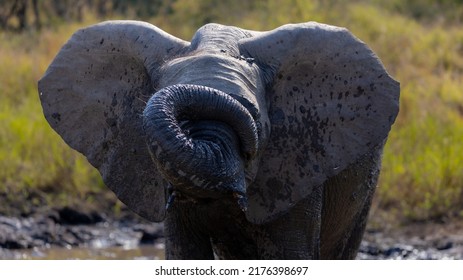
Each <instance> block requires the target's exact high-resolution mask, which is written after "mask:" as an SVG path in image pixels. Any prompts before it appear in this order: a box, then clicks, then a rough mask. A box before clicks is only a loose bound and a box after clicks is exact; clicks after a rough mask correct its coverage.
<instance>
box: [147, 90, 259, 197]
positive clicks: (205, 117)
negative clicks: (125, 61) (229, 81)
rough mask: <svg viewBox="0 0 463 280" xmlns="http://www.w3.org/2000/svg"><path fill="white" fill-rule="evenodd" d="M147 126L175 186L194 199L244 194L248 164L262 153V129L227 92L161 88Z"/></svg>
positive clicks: (159, 163) (152, 103)
mask: <svg viewBox="0 0 463 280" xmlns="http://www.w3.org/2000/svg"><path fill="white" fill-rule="evenodd" d="M144 130H145V133H146V135H147V141H148V146H149V148H150V151H151V153H152V157H153V159H154V161H155V162H156V164H157V166H158V168H159V169H160V171H161V172H162V173H163V174H164V176H165V178H166V179H167V180H168V181H169V182H170V183H171V184H172V186H173V187H174V188H175V189H176V190H178V191H180V192H181V193H185V194H188V195H190V196H193V197H214V196H218V195H223V193H224V192H225V193H229V192H233V193H238V194H241V195H244V194H245V174H244V165H245V163H246V160H249V159H251V158H253V157H254V156H255V154H256V152H257V145H258V144H257V128H256V124H255V122H254V120H253V118H252V116H251V115H250V114H249V112H248V110H247V109H246V108H245V107H244V106H243V105H241V104H240V103H239V102H238V101H236V100H235V99H233V98H232V97H230V96H229V95H228V94H226V93H223V92H221V91H219V90H216V89H212V88H209V87H204V86H197V85H175V86H170V87H166V88H164V89H161V90H160V91H158V92H156V93H155V94H154V95H153V96H152V97H151V98H150V100H149V101H148V104H147V106H146V109H145V111H144Z"/></svg>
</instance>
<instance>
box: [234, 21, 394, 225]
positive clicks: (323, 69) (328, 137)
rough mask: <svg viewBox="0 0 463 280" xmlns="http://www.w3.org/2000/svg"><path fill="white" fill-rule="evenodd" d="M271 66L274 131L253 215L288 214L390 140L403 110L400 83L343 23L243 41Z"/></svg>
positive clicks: (253, 192)
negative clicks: (349, 166) (400, 108)
mask: <svg viewBox="0 0 463 280" xmlns="http://www.w3.org/2000/svg"><path fill="white" fill-rule="evenodd" d="M240 51H241V53H242V55H244V56H248V57H253V58H254V61H255V62H256V63H257V64H258V65H259V66H260V67H261V68H262V69H263V70H264V71H267V72H266V73H265V74H266V79H267V87H268V89H269V90H268V92H267V100H268V102H269V104H270V106H269V119H270V122H271V135H270V139H269V142H268V145H267V148H266V150H265V151H264V154H263V156H262V157H263V158H264V159H265V160H263V161H262V162H261V165H260V168H259V171H258V174H257V176H256V181H255V184H254V185H253V186H250V188H249V189H248V190H249V193H248V196H249V197H248V199H249V208H248V209H249V211H248V213H247V215H248V219H249V220H251V221H254V222H256V223H259V222H264V221H267V220H269V219H271V218H272V217H275V216H277V215H280V214H282V213H284V212H286V211H287V210H288V209H289V208H290V207H291V206H292V205H294V204H295V203H297V202H298V201H300V200H301V199H303V198H304V197H307V195H309V194H310V193H311V191H312V189H313V188H314V187H315V186H319V185H321V184H323V183H324V182H325V181H326V180H327V178H330V177H332V176H335V175H337V174H338V173H339V172H341V171H342V170H343V169H345V168H346V167H347V166H348V165H350V164H352V163H354V162H356V161H357V160H358V159H359V158H360V157H361V156H362V155H364V154H366V153H367V152H368V151H371V150H372V149H374V148H375V147H377V146H378V145H381V144H382V143H383V142H384V140H385V139H386V138H387V135H388V133H389V130H390V128H391V125H392V124H393V123H394V121H395V118H396V116H397V113H398V110H399V92H400V88H399V83H398V82H396V81H394V80H393V79H392V78H391V77H390V76H389V75H388V73H387V72H386V70H385V69H384V67H383V65H382V64H381V62H380V60H379V59H378V58H377V57H376V55H375V54H374V53H373V52H372V51H371V50H370V49H369V48H368V47H367V46H366V45H365V44H364V43H363V42H361V41H360V40H358V39H357V38H355V37H354V36H353V35H352V34H351V33H350V32H349V31H347V30H346V29H344V28H338V27H333V26H328V25H323V24H318V23H304V24H291V25H285V26H282V27H280V28H278V29H275V30H273V31H269V32H263V33H261V34H259V35H257V36H256V37H252V38H248V39H244V40H242V41H240Z"/></svg>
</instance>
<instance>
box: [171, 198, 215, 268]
mask: <svg viewBox="0 0 463 280" xmlns="http://www.w3.org/2000/svg"><path fill="white" fill-rule="evenodd" d="M171 208H172V209H169V211H168V213H167V216H166V220H165V222H164V235H165V239H166V241H165V243H166V259H173V260H182V259H183V260H193V259H199V260H205V259H214V253H213V251H212V246H211V241H210V238H209V236H208V235H207V234H205V233H204V232H201V230H200V229H199V228H198V226H197V225H195V224H194V219H191V217H190V216H189V215H188V214H189V211H191V209H192V207H191V205H190V207H188V206H187V205H183V203H174V205H172V206H171ZM188 209H190V210H188Z"/></svg>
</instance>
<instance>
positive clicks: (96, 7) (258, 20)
mask: <svg viewBox="0 0 463 280" xmlns="http://www.w3.org/2000/svg"><path fill="white" fill-rule="evenodd" d="M13 2H15V1H11V2H8V1H6V2H5V1H2V2H0V18H2V21H1V22H2V24H3V23H4V24H3V25H1V26H0V28H3V29H4V31H0V40H1V41H2V45H1V47H0V61H2V67H1V68H0V94H1V97H2V102H1V103H0V193H3V194H4V196H9V197H14V196H17V195H18V194H23V195H24V196H25V197H27V194H28V193H31V192H41V193H46V194H53V195H55V196H54V197H58V198H59V199H61V200H64V201H67V200H70V199H72V197H79V198H82V199H86V197H87V196H88V194H89V193H92V192H102V191H105V188H104V187H103V184H102V183H101V179H100V176H99V174H98V172H97V171H95V170H94V169H93V168H92V167H91V166H90V165H89V164H88V163H87V162H86V160H85V158H84V157H83V156H81V155H79V154H78V153H76V152H74V151H72V150H71V149H69V148H68V147H67V146H66V144H64V143H63V141H62V140H61V139H60V138H59V136H57V135H56V133H54V132H53V131H52V130H51V129H50V127H49V126H48V124H47V123H46V121H45V119H44V118H43V116H42V112H41V108H40V104H39V100H38V96H37V90H36V81H37V80H38V79H39V78H40V77H41V75H42V74H43V73H44V72H45V69H46V67H47V66H48V64H49V63H50V62H51V60H52V59H53V57H54V55H55V54H56V53H57V51H58V50H59V48H60V47H61V46H62V44H63V43H64V42H65V41H66V40H67V39H68V38H69V36H70V35H71V34H72V33H73V32H74V31H75V30H77V29H78V28H80V27H82V26H85V25H89V24H92V23H95V22H98V21H101V20H106V19H121V18H124V19H139V20H147V21H149V22H151V23H153V24H155V25H157V26H159V27H160V28H162V29H164V30H166V31H167V32H169V33H171V34H173V35H175V36H178V37H180V38H183V39H185V40H189V39H190V38H191V37H192V36H193V34H194V32H195V31H196V30H197V28H199V27H200V26H202V25H203V24H205V23H208V22H219V23H222V24H229V25H236V26H239V27H242V28H247V29H255V30H270V29H273V28H275V27H278V26H280V25H282V24H285V23H290V22H304V21H311V20H314V21H319V22H324V23H328V24H332V25H338V26H345V27H347V28H348V29H350V30H351V31H352V32H353V33H354V34H355V35H356V36H357V37H359V38H360V39H362V40H363V41H365V42H366V43H367V44H368V45H369V46H370V47H371V48H372V49H373V50H374V51H375V52H376V53H377V54H378V56H379V57H380V58H381V59H382V61H383V63H384V64H385V66H386V68H387V69H388V71H389V72H390V73H391V75H392V76H394V77H395V78H396V79H397V80H398V81H400V82H401V111H400V114H399V117H398V119H397V121H396V123H395V125H394V126H393V128H392V131H391V133H390V137H389V141H388V143H387V145H386V149H385V154H384V158H383V171H382V174H381V178H380V182H379V187H378V192H377V196H376V200H375V204H374V207H373V212H372V214H373V217H385V218H388V219H395V220H401V221H410V220H420V221H421V220H426V219H442V218H445V217H450V216H452V217H454V216H460V217H461V216H463V93H462V86H463V80H462V72H463V29H462V28H461V27H462V26H461V21H462V16H463V1H461V0H454V1H451V0H440V1H438V0H435V1H431V0H410V1H400V0H371V1H366V0H355V1H340V0H328V1H322V0H319V1H315V0H314V1H307V0H285V1H277V0H256V1H246V0H221V1H218V0H197V1H189V0H170V1H167V0H166V1H162V0H158V1H142V0H132V1H116V0H114V1H111V0H79V1H71V0H69V1H66V0H64V1H45V0H43V1H41V0H38V2H37V5H38V6H37V7H38V9H39V13H38V14H39V17H40V24H38V25H37V24H35V23H36V22H37V20H36V19H35V18H34V14H35V13H34V12H33V9H32V8H31V7H32V6H33V1H27V0H26V1H25V2H27V3H28V7H29V8H28V12H27V15H28V18H27V20H26V22H27V24H26V25H25V26H24V27H23V28H20V27H19V22H20V21H19V19H17V18H15V17H14V16H10V17H9V18H8V19H7V20H6V21H5V20H4V19H5V17H4V15H7V14H8V11H10V10H11V4H12V3H13ZM58 4H59V5H58ZM39 27H40V28H39ZM39 29H40V30H39ZM5 30H6V31H5ZM19 31H21V32H19ZM18 32H19V33H18ZM66 194H68V195H66ZM45 200H46V201H47V199H45ZM48 202H50V199H48ZM50 203H51V202H50ZM53 203H55V201H53Z"/></svg>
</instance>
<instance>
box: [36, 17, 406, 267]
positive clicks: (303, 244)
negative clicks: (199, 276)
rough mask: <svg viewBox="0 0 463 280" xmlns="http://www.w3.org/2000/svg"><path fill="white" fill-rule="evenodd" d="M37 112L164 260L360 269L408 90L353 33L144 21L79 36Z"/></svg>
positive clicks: (45, 82)
mask: <svg viewBox="0 0 463 280" xmlns="http://www.w3.org/2000/svg"><path fill="white" fill-rule="evenodd" d="M38 92H39V96H40V102H41V105H42V109H43V113H44V116H45V118H46V120H47V121H48V122H49V124H50V126H51V127H52V128H53V129H54V130H55V131H56V132H57V133H58V134H59V135H60V136H61V138H62V139H63V140H64V141H65V142H66V143H67V144H68V145H69V146H70V147H72V148H73V149H75V150H77V151H78V152H80V153H82V154H83V155H85V156H86V158H87V160H88V161H89V163H90V164H91V165H93V166H94V167H95V168H96V169H98V171H99V172H100V174H101V176H102V179H103V182H104V184H105V185H106V186H107V187H108V188H110V189H111V190H112V191H113V192H114V193H115V194H116V196H117V197H118V199H120V200H121V201H122V202H123V203H124V204H126V205H127V206H128V208H129V209H131V210H132V211H134V212H135V213H137V214H138V215H140V216H141V217H143V218H146V219H148V220H149V221H152V222H164V232H165V242H166V245H165V247H166V249H165V251H166V252H165V254H166V258H167V259H352V258H355V257H356V254H357V251H358V248H359V246H360V242H361V239H362V236H363V233H364V231H365V225H366V221H367V218H368V213H369V209H370V206H371V201H372V198H373V195H374V192H375V189H376V185H377V180H378V176H379V173H380V168H381V157H382V154H383V147H384V145H385V142H386V139H387V136H388V134H389V131H390V129H391V127H392V125H393V123H394V121H395V119H396V116H397V114H398V110H399V94H400V85H399V83H398V82H397V81H396V80H394V79H393V78H392V77H391V76H390V75H389V74H388V72H387V71H386V69H385V67H384V66H383V64H382V62H381V61H380V59H379V58H378V57H377V56H376V54H375V53H374V52H373V51H372V50H371V49H370V48H369V47H368V46H367V45H366V44H365V43H364V42H362V41H361V40H360V39H358V38H357V37H355V36H354V35H353V34H352V33H351V32H350V31H348V30H347V29H345V28H341V27H336V26H331V25H327V24H322V23H317V22H306V23H297V24H286V25H283V26H280V27H278V28H276V29H273V30H270V31H253V30H246V29H241V28H238V27H233V26H225V25H221V24H216V23H209V24H206V25H204V26H202V27H201V28H199V29H198V30H197V32H196V33H195V34H194V36H193V38H192V39H191V42H188V41H185V40H182V39H179V38H177V37H175V36H173V35H170V34H168V33H167V32H165V31H163V30H161V29H160V28H158V27H155V26H154V25H152V24H150V23H146V22H141V21H128V20H127V21H126V20H122V21H105V22H101V23H98V24H95V25H92V26H88V27H85V28H83V29H80V30H78V31H77V32H75V33H74V34H73V35H72V37H71V38H70V39H69V40H68V41H67V42H66V43H65V45H64V46H63V47H62V48H61V49H60V51H59V52H58V54H57V55H56V57H55V58H54V59H53V61H52V62H51V64H50V65H49V67H48V69H47V70H46V72H45V74H44V76H43V77H42V78H41V79H40V80H39V82H38Z"/></svg>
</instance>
